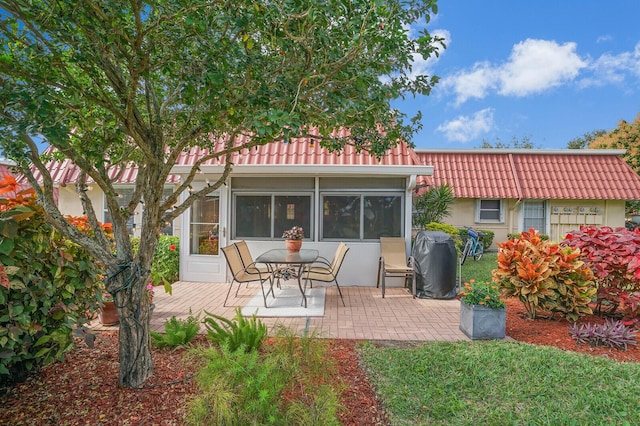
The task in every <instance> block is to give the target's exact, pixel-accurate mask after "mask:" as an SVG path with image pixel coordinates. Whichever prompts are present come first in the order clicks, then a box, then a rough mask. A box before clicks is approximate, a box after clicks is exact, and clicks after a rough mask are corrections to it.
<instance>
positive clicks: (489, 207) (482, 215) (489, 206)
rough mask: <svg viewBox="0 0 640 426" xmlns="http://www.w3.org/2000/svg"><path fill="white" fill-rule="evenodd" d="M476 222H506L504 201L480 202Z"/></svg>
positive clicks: (477, 207) (477, 206)
mask: <svg viewBox="0 0 640 426" xmlns="http://www.w3.org/2000/svg"><path fill="white" fill-rule="evenodd" d="M476 222H494V223H502V222H504V212H503V206H502V200H478V202H477V205H476Z"/></svg>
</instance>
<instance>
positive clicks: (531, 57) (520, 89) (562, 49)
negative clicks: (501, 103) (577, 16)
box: [442, 39, 587, 105]
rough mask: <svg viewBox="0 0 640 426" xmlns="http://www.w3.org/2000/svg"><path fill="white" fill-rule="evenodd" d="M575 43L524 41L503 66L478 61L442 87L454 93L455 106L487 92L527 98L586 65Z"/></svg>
mask: <svg viewBox="0 0 640 426" xmlns="http://www.w3.org/2000/svg"><path fill="white" fill-rule="evenodd" d="M575 50H576V44H575V43H564V44H558V43H556V42H555V41H548V40H534V39H527V40H525V41H523V42H520V43H518V44H516V45H515V46H514V47H513V49H512V51H511V55H510V56H509V60H508V61H507V62H505V63H503V64H499V65H494V64H491V63H489V62H478V63H476V64H474V65H473V67H472V68H471V70H469V71H462V72H459V73H457V74H455V75H452V76H450V77H447V78H445V79H443V81H442V88H443V89H451V90H453V92H454V93H455V94H456V101H455V103H456V105H460V104H462V103H464V102H466V101H467V100H468V99H471V98H477V99H482V98H484V97H486V96H487V95H489V94H490V92H491V91H496V92H497V93H499V94H501V95H504V96H527V95H530V94H533V93H539V92H543V91H545V90H548V89H551V88H553V87H557V86H560V85H562V84H564V83H566V82H568V81H571V80H574V79H575V78H576V77H577V76H578V74H579V72H580V70H581V69H583V68H584V67H586V66H587V62H586V61H585V60H583V59H581V58H580V56H579V55H578V54H577V53H576V52H575Z"/></svg>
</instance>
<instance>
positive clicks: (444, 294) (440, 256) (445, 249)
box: [411, 231, 458, 299]
mask: <svg viewBox="0 0 640 426" xmlns="http://www.w3.org/2000/svg"><path fill="white" fill-rule="evenodd" d="M411 255H412V256H413V258H414V261H415V268H416V292H417V296H418V297H419V298H421V299H453V298H454V297H456V267H457V263H458V254H457V253H456V248H455V244H454V242H453V238H451V236H450V235H449V234H447V233H445V232H440V231H420V232H418V234H417V235H416V239H415V242H414V243H413V249H412V251H411Z"/></svg>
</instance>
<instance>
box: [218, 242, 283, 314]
mask: <svg viewBox="0 0 640 426" xmlns="http://www.w3.org/2000/svg"><path fill="white" fill-rule="evenodd" d="M222 253H224V257H225V258H226V259H227V265H228V266H229V269H230V270H231V274H232V275H233V278H232V279H231V283H229V290H227V297H225V298H224V303H223V306H227V300H228V299H229V294H231V288H232V287H233V283H234V282H237V283H238V288H237V289H236V296H237V295H238V291H239V290H240V284H242V283H250V282H254V281H258V282H260V288H261V289H262V298H263V299H264V307H265V308H266V307H267V294H268V293H265V292H264V282H265V281H267V280H268V279H270V278H271V274H270V273H269V272H268V271H266V268H264V270H262V269H263V268H258V267H257V266H255V263H250V264H249V265H247V266H245V265H244V263H242V257H241V256H240V250H239V249H238V246H237V245H236V244H231V245H228V246H226V247H222Z"/></svg>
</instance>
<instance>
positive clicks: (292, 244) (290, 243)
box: [284, 240, 302, 253]
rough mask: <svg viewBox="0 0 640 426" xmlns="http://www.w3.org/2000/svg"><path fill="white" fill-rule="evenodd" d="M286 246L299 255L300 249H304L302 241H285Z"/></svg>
mask: <svg viewBox="0 0 640 426" xmlns="http://www.w3.org/2000/svg"><path fill="white" fill-rule="evenodd" d="M284 244H285V246H286V247H287V250H288V251H290V252H291V253H297V252H299V251H300V247H302V240H284Z"/></svg>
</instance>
